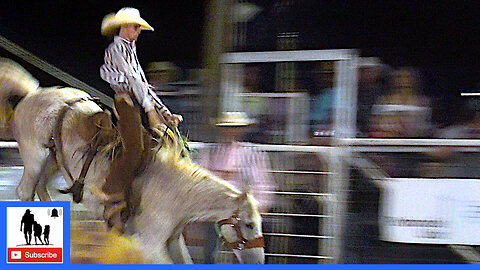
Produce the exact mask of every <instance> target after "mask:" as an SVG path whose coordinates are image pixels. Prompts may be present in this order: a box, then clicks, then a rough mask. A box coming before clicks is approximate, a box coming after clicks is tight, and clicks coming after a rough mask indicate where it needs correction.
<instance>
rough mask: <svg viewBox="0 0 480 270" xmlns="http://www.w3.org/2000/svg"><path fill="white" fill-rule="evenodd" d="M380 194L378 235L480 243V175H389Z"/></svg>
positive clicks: (424, 241)
mask: <svg viewBox="0 0 480 270" xmlns="http://www.w3.org/2000/svg"><path fill="white" fill-rule="evenodd" d="M384 183H385V188H384V189H383V190H382V193H381V197H380V215H379V216H380V238H381V239H382V240H384V241H390V242H402V243H418V244H459V245H480V233H479V230H480V179H479V180H475V179H410V178H401V179H397V178H394V179H389V180H387V181H385V182H384Z"/></svg>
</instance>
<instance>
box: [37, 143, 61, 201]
mask: <svg viewBox="0 0 480 270" xmlns="http://www.w3.org/2000/svg"><path fill="white" fill-rule="evenodd" d="M55 157H56V156H55V153H54V152H52V151H50V153H49V154H48V157H47V159H46V160H45V163H44V164H43V166H42V170H41V172H40V177H39V179H38V184H37V188H36V189H35V191H36V193H37V195H38V198H40V200H41V201H51V200H52V198H51V197H50V194H49V193H48V190H47V184H48V182H49V181H50V180H51V179H52V178H53V176H54V175H55V173H56V172H57V171H58V166H57V161H56V158H55Z"/></svg>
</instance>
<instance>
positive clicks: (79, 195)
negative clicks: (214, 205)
mask: <svg viewBox="0 0 480 270" xmlns="http://www.w3.org/2000/svg"><path fill="white" fill-rule="evenodd" d="M80 101H83V100H76V101H74V102H71V103H69V104H67V105H68V106H65V107H64V108H63V109H62V110H61V111H60V114H59V117H58V120H57V125H56V127H55V130H54V135H53V141H54V145H55V148H56V150H57V151H56V153H57V161H58V163H59V165H60V167H61V168H62V169H63V171H64V172H65V173H66V174H67V176H68V177H69V178H70V179H71V181H72V182H73V184H72V186H71V187H69V188H67V189H63V190H59V192H60V193H62V194H69V193H71V194H72V196H73V201H74V202H76V203H80V202H81V201H82V199H83V189H84V185H85V177H86V175H87V173H88V170H89V168H90V165H91V163H92V161H93V159H94V158H95V156H96V155H97V154H98V152H99V151H103V152H104V151H110V152H112V155H111V156H112V160H113V161H115V159H116V158H118V157H119V156H121V155H122V154H123V152H124V151H125V149H124V148H123V147H122V143H121V141H122V140H121V139H119V137H120V132H118V126H113V131H114V132H115V135H114V136H113V142H105V141H104V140H102V139H103V138H102V136H97V135H98V134H100V133H101V132H102V130H101V127H100V129H99V130H98V132H97V133H96V136H94V137H93V138H92V139H91V140H90V143H89V145H88V146H87V149H86V150H85V151H84V153H85V155H86V157H85V162H84V163H83V166H82V170H81V172H80V175H79V176H78V178H74V177H73V176H72V174H71V173H70V171H69V170H68V168H67V166H66V164H65V159H64V158H63V155H62V153H63V151H62V142H61V130H62V124H63V118H64V117H65V114H66V112H67V111H68V110H69V109H70V108H71V106H72V105H73V104H75V103H76V102H80ZM111 123H113V119H111ZM141 129H142V130H141V132H142V137H143V147H142V148H143V149H142V152H141V153H140V161H139V163H138V164H139V166H138V167H137V168H135V171H134V175H133V176H132V177H135V176H137V175H138V174H139V173H140V172H141V171H143V170H144V169H145V166H146V164H148V163H149V162H148V161H149V160H151V159H152V158H153V157H154V153H155V151H158V150H159V149H160V148H161V147H162V146H163V145H164V144H165V143H167V142H168V143H175V142H177V143H178V144H179V145H181V147H182V150H181V155H182V156H187V155H188V152H189V149H188V146H187V144H186V142H185V140H183V138H182V136H181V135H180V132H179V130H178V129H177V128H172V127H166V129H165V130H163V132H162V133H160V132H158V131H157V132H149V131H147V130H146V129H145V128H144V127H143V126H142V127H141ZM178 140H179V141H180V142H178ZM113 161H112V162H113Z"/></svg>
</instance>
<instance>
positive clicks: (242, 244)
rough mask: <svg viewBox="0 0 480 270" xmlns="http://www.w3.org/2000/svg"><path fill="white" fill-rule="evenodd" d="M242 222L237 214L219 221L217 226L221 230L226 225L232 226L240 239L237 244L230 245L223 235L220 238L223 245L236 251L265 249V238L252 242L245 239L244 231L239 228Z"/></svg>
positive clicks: (255, 239)
mask: <svg viewBox="0 0 480 270" xmlns="http://www.w3.org/2000/svg"><path fill="white" fill-rule="evenodd" d="M240 221H241V219H240V218H239V217H238V215H237V214H233V215H232V216H231V217H229V218H226V219H222V220H219V221H217V225H218V227H219V228H220V227H222V226H224V225H229V226H231V227H232V228H233V229H234V230H235V232H236V233H237V238H238V239H240V240H238V241H236V242H233V243H230V242H228V241H227V239H225V237H223V235H222V236H220V239H222V241H223V243H224V244H225V245H226V246H228V247H229V248H231V249H236V250H243V249H250V248H263V247H265V245H264V243H263V236H260V237H257V238H254V239H252V240H247V239H246V238H245V237H243V234H242V231H241V230H240V228H239V227H238V224H239V223H240Z"/></svg>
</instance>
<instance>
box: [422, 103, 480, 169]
mask: <svg viewBox="0 0 480 270" xmlns="http://www.w3.org/2000/svg"><path fill="white" fill-rule="evenodd" d="M465 107H466V111H467V112H468V115H470V119H468V120H466V121H465V122H462V123H459V124H456V125H452V126H448V127H445V128H443V129H440V130H439V131H438V132H437V134H436V136H435V137H437V138H441V139H480V99H478V98H473V97H472V98H469V100H468V101H467V102H466V104H465ZM427 154H428V156H430V157H431V158H432V159H433V161H434V162H436V163H430V164H426V166H425V168H424V176H426V177H444V178H478V177H480V166H478V159H479V157H480V155H479V153H478V152H465V151H459V150H458V149H455V148H454V147H448V146H445V147H439V148H437V149H435V150H434V151H432V152H428V153H427ZM433 168H434V169H433Z"/></svg>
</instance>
